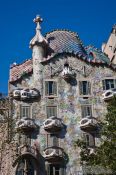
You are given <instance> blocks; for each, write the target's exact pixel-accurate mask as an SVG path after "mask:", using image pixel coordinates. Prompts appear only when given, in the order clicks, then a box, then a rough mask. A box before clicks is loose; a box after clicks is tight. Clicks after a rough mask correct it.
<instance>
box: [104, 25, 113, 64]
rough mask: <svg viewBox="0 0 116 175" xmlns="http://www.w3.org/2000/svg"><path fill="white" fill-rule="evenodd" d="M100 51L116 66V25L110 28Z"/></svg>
mask: <svg viewBox="0 0 116 175" xmlns="http://www.w3.org/2000/svg"><path fill="white" fill-rule="evenodd" d="M102 51H103V52H104V53H105V54H106V55H107V56H108V57H109V58H110V60H111V62H112V63H114V64H116V24H115V25H114V26H113V27H112V30H111V33H110V36H109V38H108V41H107V42H106V43H103V44H102Z"/></svg>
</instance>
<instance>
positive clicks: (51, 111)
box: [46, 106, 57, 118]
mask: <svg viewBox="0 0 116 175" xmlns="http://www.w3.org/2000/svg"><path fill="white" fill-rule="evenodd" d="M46 112H47V118H49V117H51V116H55V117H57V106H47V107H46Z"/></svg>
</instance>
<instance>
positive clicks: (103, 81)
mask: <svg viewBox="0 0 116 175" xmlns="http://www.w3.org/2000/svg"><path fill="white" fill-rule="evenodd" d="M102 84H103V90H105V89H106V87H105V80H102Z"/></svg>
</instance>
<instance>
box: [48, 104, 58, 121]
mask: <svg viewBox="0 0 116 175" xmlns="http://www.w3.org/2000/svg"><path fill="white" fill-rule="evenodd" d="M55 107H56V115H52V114H51V115H50V116H49V115H48V109H49V108H55ZM46 116H47V118H49V117H52V116H55V117H57V116H58V106H57V105H46Z"/></svg>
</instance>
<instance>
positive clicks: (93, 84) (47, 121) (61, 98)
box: [0, 16, 116, 175]
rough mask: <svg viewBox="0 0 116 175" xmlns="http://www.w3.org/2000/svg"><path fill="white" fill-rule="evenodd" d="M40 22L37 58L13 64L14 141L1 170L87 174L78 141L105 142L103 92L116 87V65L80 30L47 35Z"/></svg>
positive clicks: (5, 173) (17, 174)
mask: <svg viewBox="0 0 116 175" xmlns="http://www.w3.org/2000/svg"><path fill="white" fill-rule="evenodd" d="M34 22H35V23H37V27H36V34H35V36H34V38H33V39H32V40H31V41H30V48H31V49H32V59H29V60H26V61H25V62H24V63H22V64H19V65H17V64H13V65H12V66H11V69H10V77H9V97H10V100H11V101H12V102H13V106H12V117H13V118H12V119H13V122H12V132H11V136H12V142H10V143H9V152H10V153H9V152H8V150H7V154H6V158H4V161H3V160H2V159H1V172H0V174H1V175H82V174H83V167H82V166H81V165H80V149H79V148H75V145H74V142H75V141H76V140H77V139H78V138H81V137H83V138H84V139H85V140H86V143H87V146H88V147H89V148H90V150H91V149H94V148H95V146H97V145H99V144H100V138H99V134H98V131H99V123H100V122H101V121H102V120H103V119H104V115H105V113H106V103H105V102H104V100H103V98H104V99H105V100H108V97H109V95H108V94H104V96H103V97H102V94H103V93H104V92H106V90H109V89H113V90H114V88H116V69H115V67H113V64H112V63H111V61H110V60H109V58H108V57H107V56H106V55H105V54H104V53H102V51H101V50H98V49H96V48H94V47H92V46H88V47H84V46H83V44H82V42H81V41H80V39H79V36H78V35H76V33H74V32H71V31H68V30H54V31H52V32H49V33H47V34H46V36H42V34H41V27H40V23H41V22H42V19H41V18H40V17H39V16H37V17H36V18H35V19H34ZM112 94H113V92H112ZM110 98H111V93H110ZM8 160H10V161H8ZM11 164H12V166H11Z"/></svg>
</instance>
